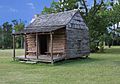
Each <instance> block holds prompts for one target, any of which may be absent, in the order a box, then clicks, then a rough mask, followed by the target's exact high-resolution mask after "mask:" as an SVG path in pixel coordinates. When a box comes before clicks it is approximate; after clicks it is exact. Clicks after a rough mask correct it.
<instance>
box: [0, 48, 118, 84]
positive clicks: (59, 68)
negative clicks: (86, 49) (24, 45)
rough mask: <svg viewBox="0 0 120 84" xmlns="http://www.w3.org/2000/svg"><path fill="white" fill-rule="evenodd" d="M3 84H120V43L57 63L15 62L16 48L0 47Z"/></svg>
mask: <svg viewBox="0 0 120 84" xmlns="http://www.w3.org/2000/svg"><path fill="white" fill-rule="evenodd" d="M17 52H18V53H17V55H22V54H23V53H24V51H23V50H20V49H19V50H17ZM0 84H120V47H112V48H110V49H108V48H107V49H106V50H105V53H96V54H91V55H90V57H89V58H88V59H75V60H67V61H62V62H58V63H56V64H55V65H51V64H45V63H39V64H25V63H19V62H13V61H12V50H0Z"/></svg>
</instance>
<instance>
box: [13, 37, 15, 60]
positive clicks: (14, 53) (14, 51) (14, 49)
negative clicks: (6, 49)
mask: <svg viewBox="0 0 120 84" xmlns="http://www.w3.org/2000/svg"><path fill="white" fill-rule="evenodd" d="M13 60H14V61H15V35H13Z"/></svg>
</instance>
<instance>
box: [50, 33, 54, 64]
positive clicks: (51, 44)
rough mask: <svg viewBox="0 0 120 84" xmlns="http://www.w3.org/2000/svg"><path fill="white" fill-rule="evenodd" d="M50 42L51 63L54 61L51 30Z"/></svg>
mask: <svg viewBox="0 0 120 84" xmlns="http://www.w3.org/2000/svg"><path fill="white" fill-rule="evenodd" d="M50 44H51V53H50V56H51V64H53V63H54V61H53V34H52V32H51V33H50Z"/></svg>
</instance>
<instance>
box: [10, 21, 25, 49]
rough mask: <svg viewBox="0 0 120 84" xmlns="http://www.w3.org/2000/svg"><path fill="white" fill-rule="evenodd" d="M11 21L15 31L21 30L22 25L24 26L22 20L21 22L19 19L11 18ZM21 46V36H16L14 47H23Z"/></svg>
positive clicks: (22, 44)
mask: <svg viewBox="0 0 120 84" xmlns="http://www.w3.org/2000/svg"><path fill="white" fill-rule="evenodd" d="M12 23H13V26H14V27H13V29H14V30H15V31H16V32H18V31H21V30H23V29H24V27H25V24H24V22H22V21H21V20H20V21H18V20H13V21H12ZM23 46H24V43H23V36H18V37H17V38H16V47H17V48H23Z"/></svg>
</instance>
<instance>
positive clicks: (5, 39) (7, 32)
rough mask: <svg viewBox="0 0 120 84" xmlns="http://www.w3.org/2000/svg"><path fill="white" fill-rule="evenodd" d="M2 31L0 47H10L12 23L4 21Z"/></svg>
mask: <svg viewBox="0 0 120 84" xmlns="http://www.w3.org/2000/svg"><path fill="white" fill-rule="evenodd" d="M1 31H2V33H1V37H2V39H1V45H2V49H4V48H12V45H11V43H12V35H11V33H12V24H10V23H9V22H5V23H3V25H2V30H1Z"/></svg>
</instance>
